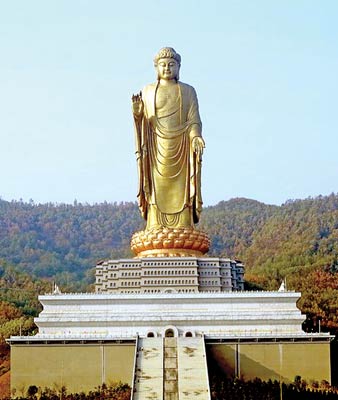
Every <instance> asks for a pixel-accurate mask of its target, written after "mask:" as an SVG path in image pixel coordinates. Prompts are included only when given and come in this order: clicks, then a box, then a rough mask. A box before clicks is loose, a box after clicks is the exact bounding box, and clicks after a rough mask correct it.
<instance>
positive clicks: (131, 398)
mask: <svg viewBox="0 0 338 400" xmlns="http://www.w3.org/2000/svg"><path fill="white" fill-rule="evenodd" d="M138 344H139V336H138V335H137V336H136V345H135V353H134V368H133V380H132V384H131V394H130V400H133V399H134V389H135V380H136V364H137V353H138Z"/></svg>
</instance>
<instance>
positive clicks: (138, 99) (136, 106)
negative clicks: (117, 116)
mask: <svg viewBox="0 0 338 400" xmlns="http://www.w3.org/2000/svg"><path fill="white" fill-rule="evenodd" d="M131 100H132V106H133V113H134V115H135V117H138V118H139V117H141V116H142V115H143V100H142V92H140V93H139V94H133V96H132V98H131Z"/></svg>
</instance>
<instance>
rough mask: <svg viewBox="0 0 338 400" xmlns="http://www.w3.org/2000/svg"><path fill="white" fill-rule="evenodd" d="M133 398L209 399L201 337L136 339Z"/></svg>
mask: <svg viewBox="0 0 338 400" xmlns="http://www.w3.org/2000/svg"><path fill="white" fill-rule="evenodd" d="M133 388H134V390H133V394H132V400H192V399H196V400H210V390H209V380H208V369H207V363H206V355H205V346H204V338H203V337H179V338H175V337H166V338H144V339H139V341H138V349H137V353H136V361H135V376H134V386H133Z"/></svg>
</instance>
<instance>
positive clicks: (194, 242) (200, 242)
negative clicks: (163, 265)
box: [130, 228, 210, 258]
mask: <svg viewBox="0 0 338 400" xmlns="http://www.w3.org/2000/svg"><path fill="white" fill-rule="evenodd" d="M130 247H131V250H132V251H133V252H134V254H135V255H136V257H139V258H142V257H201V256H203V255H204V254H205V253H207V251H208V250H209V247H210V239H209V237H208V235H207V234H206V233H205V232H202V231H198V230H196V229H193V228H157V229H151V230H145V231H139V232H135V233H134V235H133V237H132V239H131V246H130Z"/></svg>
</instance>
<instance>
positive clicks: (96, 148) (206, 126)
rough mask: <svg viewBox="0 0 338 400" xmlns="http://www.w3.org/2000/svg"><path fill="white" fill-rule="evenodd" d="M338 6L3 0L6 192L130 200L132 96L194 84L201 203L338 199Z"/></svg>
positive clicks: (44, 198) (0, 44)
mask: <svg viewBox="0 0 338 400" xmlns="http://www.w3.org/2000/svg"><path fill="white" fill-rule="evenodd" d="M337 20H338V2H336V1H333V0H332V1H311V0H307V1H301V0H297V1H294V0H292V1H287V0H284V1H249V0H248V1H240V0H239V1H227V0H219V1H215V0H209V1H197V0H196V1H189V0H187V1H182V0H181V1H176V0H172V1H170V2H168V1H162V0H157V1H150V0H149V1H147V0H145V1H143V2H140V1H128V2H127V1H125V2H120V1H103V0H101V1H100V0H99V1H95V2H94V1H84V0H83V1H80V0H72V1H69V0H67V1H66V0H57V1H56V0H54V1H52V0H49V1H46V0H43V1H42V0H41V1H37V0H31V1H29V2H28V1H24V0H22V1H18V0H11V1H1V0H0V58H1V62H0V139H1V142H0V143H1V147H0V149H1V157H0V196H1V198H3V199H5V200H12V199H15V200H18V199H20V198H22V199H23V200H25V201H28V200H29V199H33V200H34V201H35V202H37V203H39V202H42V203H44V202H50V201H51V202H59V203H60V202H65V203H72V202H73V201H74V200H75V199H77V200H78V201H81V202H89V203H94V202H102V201H108V202H112V201H118V202H119V201H134V200H135V199H136V190H137V177H136V173H137V172H136V162H135V157H134V137H133V126H132V117H131V105H130V97H131V95H132V93H136V92H138V91H139V90H140V89H141V88H142V87H143V86H144V85H145V84H147V83H150V82H152V81H154V79H155V72H154V69H153V64H152V60H153V56H154V55H155V54H156V52H157V51H158V50H159V49H160V48H161V47H163V46H172V47H174V48H175V49H176V50H177V51H178V52H179V53H180V54H181V56H182V67H181V73H180V77H181V80H182V81H183V82H186V83H189V84H191V85H192V86H194V87H195V89H196V91H197V94H198V98H199V103H200V113H201V118H202V122H203V135H204V138H205V141H206V145H207V148H206V151H205V156H204V160H203V177H202V178H203V181H202V190H203V198H204V204H205V205H212V204H216V203H217V202H219V201H221V200H228V199H230V198H233V197H247V198H252V199H256V200H259V201H262V202H265V203H270V204H281V203H283V202H285V201H286V200H287V199H295V198H306V197H308V196H317V195H319V194H322V195H327V194H330V193H331V192H338V156H337V149H338V73H337V71H338V48H337V43H338V24H337Z"/></svg>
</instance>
